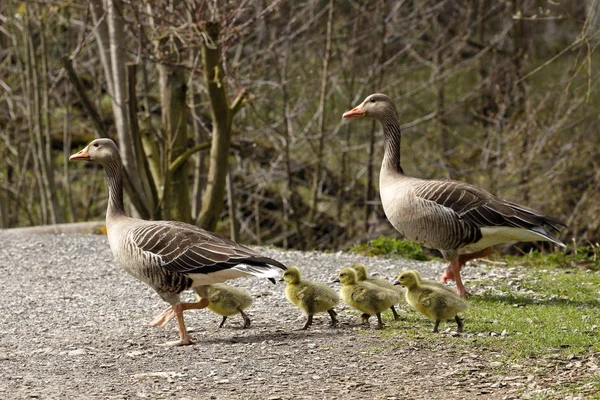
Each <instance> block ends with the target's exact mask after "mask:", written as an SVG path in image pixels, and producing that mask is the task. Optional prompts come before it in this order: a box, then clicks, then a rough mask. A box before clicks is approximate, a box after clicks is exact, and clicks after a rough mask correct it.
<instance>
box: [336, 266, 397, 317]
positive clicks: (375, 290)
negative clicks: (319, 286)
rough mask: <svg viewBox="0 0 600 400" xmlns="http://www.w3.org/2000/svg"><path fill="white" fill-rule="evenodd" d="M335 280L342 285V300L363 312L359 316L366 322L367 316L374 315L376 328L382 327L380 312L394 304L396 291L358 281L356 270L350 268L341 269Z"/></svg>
mask: <svg viewBox="0 0 600 400" xmlns="http://www.w3.org/2000/svg"><path fill="white" fill-rule="evenodd" d="M337 281H338V282H340V283H341V284H342V285H343V286H342V288H341V289H340V295H341V297H342V300H344V302H345V303H346V304H348V305H349V306H350V307H353V308H356V309H357V310H359V311H362V312H363V315H362V316H361V319H362V320H363V322H364V323H365V324H368V323H369V318H370V317H371V316H372V315H376V316H377V328H376V329H383V321H382V320H381V312H382V311H384V310H386V309H388V308H390V307H391V306H392V304H394V302H395V301H396V300H397V296H398V293H397V292H395V291H393V290H389V289H384V288H382V287H379V286H377V285H374V284H372V283H369V282H365V281H363V282H358V280H357V278H356V271H354V269H352V268H344V269H342V270H341V271H340V272H339V274H338V279H337Z"/></svg>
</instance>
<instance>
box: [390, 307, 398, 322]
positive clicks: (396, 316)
mask: <svg viewBox="0 0 600 400" xmlns="http://www.w3.org/2000/svg"><path fill="white" fill-rule="evenodd" d="M390 310H392V314H394V320H395V321H398V320H399V319H400V316H399V315H398V313H397V312H396V309H395V308H394V306H391V307H390Z"/></svg>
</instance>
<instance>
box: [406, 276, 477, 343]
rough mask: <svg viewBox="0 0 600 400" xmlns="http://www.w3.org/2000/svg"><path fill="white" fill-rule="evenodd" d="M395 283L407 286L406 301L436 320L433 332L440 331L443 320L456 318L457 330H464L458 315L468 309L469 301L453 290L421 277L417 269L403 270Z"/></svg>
mask: <svg viewBox="0 0 600 400" xmlns="http://www.w3.org/2000/svg"><path fill="white" fill-rule="evenodd" d="M394 284H398V285H402V286H404V287H405V288H406V301H407V302H408V304H410V305H411V306H413V307H414V308H415V309H416V310H417V311H418V312H420V313H421V314H423V315H425V316H426V317H427V318H429V319H431V320H433V321H435V325H434V326H433V332H434V333H436V332H438V327H439V325H440V321H441V320H448V319H452V318H454V320H455V321H456V325H457V329H456V331H457V332H462V331H463V321H462V319H461V318H460V317H459V316H458V315H457V314H458V313H459V312H461V311H464V310H466V309H467V303H466V302H465V301H464V300H463V299H461V298H460V297H458V296H457V294H456V293H455V292H453V291H452V290H448V288H445V287H444V288H442V287H440V286H439V283H438V282H433V281H428V280H423V279H421V274H419V272H418V271H415V270H408V271H404V272H401V273H400V275H399V276H398V280H397V281H396V282H394Z"/></svg>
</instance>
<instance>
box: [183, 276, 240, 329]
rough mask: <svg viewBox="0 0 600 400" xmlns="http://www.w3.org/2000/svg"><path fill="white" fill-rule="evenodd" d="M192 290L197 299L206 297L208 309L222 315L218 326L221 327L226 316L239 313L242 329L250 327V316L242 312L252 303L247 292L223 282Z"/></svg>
mask: <svg viewBox="0 0 600 400" xmlns="http://www.w3.org/2000/svg"><path fill="white" fill-rule="evenodd" d="M196 289H197V290H196ZM204 289H206V291H204ZM194 291H196V296H197V297H198V300H200V299H201V298H202V297H208V300H209V303H208V309H209V310H211V311H213V312H214V313H216V314H219V315H222V316H223V320H222V321H221V325H219V328H222V327H223V325H224V324H225V321H226V320H227V317H229V316H231V315H235V314H240V315H241V316H242V318H244V325H243V326H242V329H246V328H248V327H250V318H248V315H246V313H245V312H244V310H245V309H246V308H248V307H250V305H251V304H252V297H251V296H250V294H248V293H247V292H244V291H243V290H239V289H235V288H233V287H231V286H227V285H223V284H214V285H206V286H203V287H199V288H194Z"/></svg>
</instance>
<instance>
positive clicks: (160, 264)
mask: <svg viewBox="0 0 600 400" xmlns="http://www.w3.org/2000/svg"><path fill="white" fill-rule="evenodd" d="M69 159H70V160H85V161H91V162H93V163H97V164H100V165H102V166H103V167H104V170H105V172H106V181H107V184H108V209H107V211H106V231H107V234H108V242H109V244H110V248H111V250H112V252H113V254H114V256H115V257H116V258H117V260H119V262H120V263H121V264H122V265H123V267H124V268H125V270H126V271H127V272H129V273H130V274H131V275H133V276H134V277H135V278H137V279H139V280H140V281H142V282H144V283H146V284H148V285H149V286H150V287H152V288H153V289H154V290H156V292H157V293H158V294H159V295H160V297H161V298H162V299H163V300H164V301H166V302H167V303H169V304H170V305H171V307H170V308H168V309H167V310H165V311H164V312H163V313H162V314H161V315H159V316H158V317H157V318H156V319H155V320H154V321H153V324H154V325H156V326H164V325H165V324H166V323H167V322H168V321H169V319H171V317H172V315H173V314H175V316H176V317H177V322H178V325H179V340H178V341H175V342H170V343H167V344H168V345H189V344H193V343H194V342H193V340H192V338H191V337H190V335H189V334H188V332H187V329H186V327H185V322H184V319H183V312H184V311H185V310H192V309H201V308H205V307H207V306H208V304H209V300H208V297H209V296H208V294H207V293H206V288H205V285H210V284H213V283H219V282H223V281H226V280H228V279H233V278H238V277H241V276H245V275H254V276H259V277H266V278H269V279H270V280H272V281H273V282H274V280H273V279H274V278H277V277H279V270H280V269H281V270H285V269H286V267H285V265H283V264H282V263H280V262H278V261H276V260H273V259H271V258H268V257H263V256H261V255H260V254H259V253H257V252H256V251H254V250H252V249H250V248H248V247H245V246H242V245H239V244H237V243H235V242H233V241H231V240H229V239H226V238H224V237H221V236H219V235H217V234H215V233H211V232H208V231H205V230H203V229H200V228H198V227H197V226H194V225H190V224H186V223H183V222H177V221H145V220H141V219H136V218H131V217H128V216H127V215H126V214H125V208H124V205H123V166H122V163H121V157H120V155H119V149H118V148H117V145H116V144H115V142H113V141H112V140H110V139H96V140H94V141H92V142H91V143H90V144H88V145H87V146H86V147H85V148H84V149H83V150H81V151H80V152H78V153H76V154H73V155H72V156H71V157H70V158H69ZM191 288H195V290H196V291H197V292H198V293H199V294H200V295H201V296H202V297H203V298H202V300H200V301H198V302H195V303H182V302H181V301H180V293H181V292H183V291H184V290H187V289H191Z"/></svg>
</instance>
